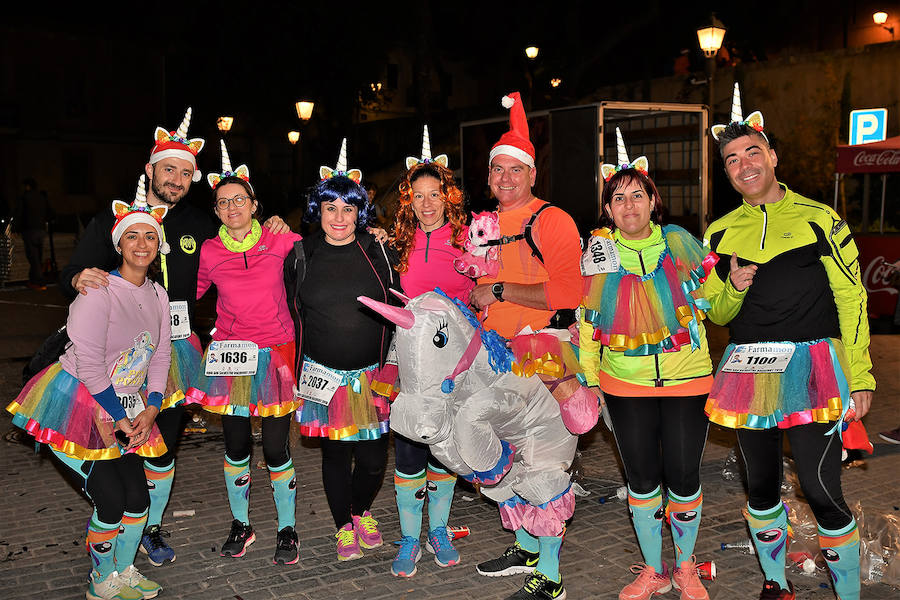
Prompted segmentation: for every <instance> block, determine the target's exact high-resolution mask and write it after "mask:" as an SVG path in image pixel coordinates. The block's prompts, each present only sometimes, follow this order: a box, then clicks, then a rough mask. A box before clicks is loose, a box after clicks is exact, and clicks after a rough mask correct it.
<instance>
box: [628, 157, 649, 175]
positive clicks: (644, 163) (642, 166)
mask: <svg viewBox="0 0 900 600" xmlns="http://www.w3.org/2000/svg"><path fill="white" fill-rule="evenodd" d="M631 167H632V168H634V169H637V170H638V171H640V172H641V173H644V174H645V175H646V174H647V171H649V170H650V161H649V160H647V157H646V156H638V157H637V158H636V159H634V162H632V163H631Z"/></svg>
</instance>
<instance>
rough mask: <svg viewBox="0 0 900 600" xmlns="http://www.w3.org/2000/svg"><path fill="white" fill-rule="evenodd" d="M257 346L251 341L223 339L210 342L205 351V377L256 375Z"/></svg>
mask: <svg viewBox="0 0 900 600" xmlns="http://www.w3.org/2000/svg"><path fill="white" fill-rule="evenodd" d="M258 354H259V346H257V345H256V344H254V343H253V342H244V341H237V340H225V341H221V342H211V343H210V344H209V350H208V351H207V352H206V367H205V373H206V376H207V377H217V376H221V375H227V376H231V377H237V376H240V375H256V365H257V361H258V359H259V356H258Z"/></svg>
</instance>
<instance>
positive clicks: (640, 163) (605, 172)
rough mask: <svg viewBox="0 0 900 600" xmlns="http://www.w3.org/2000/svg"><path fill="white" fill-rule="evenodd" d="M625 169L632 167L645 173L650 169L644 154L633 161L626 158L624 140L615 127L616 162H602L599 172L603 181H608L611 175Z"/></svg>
mask: <svg viewBox="0 0 900 600" xmlns="http://www.w3.org/2000/svg"><path fill="white" fill-rule="evenodd" d="M625 169H634V170H636V171H640V172H641V173H643V174H644V175H647V172H648V171H649V170H650V161H648V160H647V157H646V156H638V157H637V158H636V159H634V160H633V161H632V160H628V152H627V151H626V150H625V140H623V139H622V132H621V131H619V128H618V127H616V164H614V165H611V164H609V163H604V164H602V165H600V174H601V175H602V176H603V181H609V180H610V178H612V176H613V175H615V174H616V173H618V172H619V171H624V170H625Z"/></svg>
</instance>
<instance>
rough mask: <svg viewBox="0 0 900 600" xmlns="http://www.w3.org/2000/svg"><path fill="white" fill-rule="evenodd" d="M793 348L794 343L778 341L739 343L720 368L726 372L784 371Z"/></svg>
mask: <svg viewBox="0 0 900 600" xmlns="http://www.w3.org/2000/svg"><path fill="white" fill-rule="evenodd" d="M794 349H795V346H794V344H785V343H780V342H764V343H760V344H740V345H738V346H735V347H734V350H733V351H732V353H731V356H729V357H728V362H727V363H725V366H724V367H722V370H723V371H725V372H728V373H784V370H785V369H786V368H787V366H788V363H789V362H791V357H792V356H793V355H794Z"/></svg>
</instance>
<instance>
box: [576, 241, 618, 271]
mask: <svg viewBox="0 0 900 600" xmlns="http://www.w3.org/2000/svg"><path fill="white" fill-rule="evenodd" d="M619 264H620V262H619V252H618V251H617V250H616V244H615V243H614V242H613V241H612V240H611V239H609V238H605V237H602V236H599V235H594V236H591V239H590V240H589V241H588V246H587V250H585V251H584V253H583V254H582V255H581V274H582V275H584V276H585V277H587V276H589V275H597V274H599V273H615V272H616V271H618V270H619Z"/></svg>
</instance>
